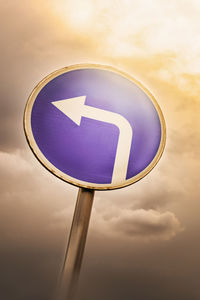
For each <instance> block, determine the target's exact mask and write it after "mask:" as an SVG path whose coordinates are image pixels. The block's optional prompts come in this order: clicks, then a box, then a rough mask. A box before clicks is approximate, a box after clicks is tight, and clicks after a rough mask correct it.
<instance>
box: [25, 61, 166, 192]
mask: <svg viewBox="0 0 200 300" xmlns="http://www.w3.org/2000/svg"><path fill="white" fill-rule="evenodd" d="M80 69H100V70H105V71H110V72H113V73H115V74H118V75H121V76H122V77H125V78H126V79H128V80H130V81H131V82H133V83H134V84H136V85H137V86H138V87H139V88H140V89H142V90H143V92H144V93H145V94H147V96H148V97H149V98H150V99H151V101H152V103H153V104H154V107H155V109H156V111H157V113H158V116H159V119H160V124H161V140H160V145H159V148H158V150H157V153H156V155H155V156H154V158H153V160H152V161H151V162H150V164H149V165H148V166H147V167H146V168H145V169H144V170H142V171H141V172H140V173H138V174H137V175H135V176H133V177H131V178H130V179H128V180H126V181H125V182H124V184H119V185H114V186H112V184H111V183H107V184H97V183H89V182H86V181H82V180H78V179H76V178H74V177H71V176H69V175H67V174H65V173H64V172H62V171H60V170H59V169H57V168H56V167H55V166H54V165H53V164H51V162H50V161H48V160H47V159H46V157H45V156H44V155H43V153H42V152H41V151H40V149H39V147H38V145H37V143H36V141H35V139H34V136H33V132H32V128H31V112H32V107H33V104H34V102H35V99H36V97H37V95H38V94H39V92H40V91H41V90H42V89H43V87H44V86H45V85H46V84H47V83H48V82H50V81H51V80H52V79H54V78H55V77H57V76H59V75H61V74H64V73H67V72H70V71H73V70H80ZM23 126H24V132H25V136H26V139H27V142H28V144H29V146H30V148H31V150H32V152H33V154H34V155H35V156H36V158H37V159H38V160H39V162H40V163H41V164H42V165H43V166H44V167H45V168H46V169H47V170H48V171H50V172H51V173H52V174H54V175H55V176H57V177H58V178H60V179H62V180H63V181H65V182H68V183H70V184H72V185H75V186H78V187H82V188H87V189H94V190H114V189H119V188H122V187H125V186H128V185H131V184H133V183H135V182H137V181H139V180H140V179H142V178H143V177H144V176H146V175H147V174H148V173H149V172H150V171H151V170H152V169H153V168H154V167H155V165H156V164H157V163H158V161H159V159H160V158H161V155H162V153H163V150H164V147H165V143H166V125H165V120H164V116H163V113H162V111H161V109H160V106H159V105H158V103H157V101H156V99H155V98H154V96H153V95H152V94H151V93H150V92H149V91H148V90H147V89H146V88H145V87H144V86H143V85H142V84H141V83H140V82H139V81H137V80H136V79H134V78H133V77H132V76H130V75H128V74H127V73H125V72H123V71H120V70H118V69H116V68H114V67H112V66H107V65H100V64H89V63H88V64H76V65H71V66H68V67H64V68H62V69H59V70H56V71H54V72H52V73H50V74H49V75H47V76H46V77H44V78H43V79H42V80H41V81H40V82H39V83H38V84H37V85H36V87H35V88H34V89H33V91H32V93H31V94H30V96H29V98H28V100H27V103H26V106H25V110H24V118H23Z"/></svg>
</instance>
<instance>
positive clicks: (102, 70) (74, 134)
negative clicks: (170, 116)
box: [24, 65, 165, 189]
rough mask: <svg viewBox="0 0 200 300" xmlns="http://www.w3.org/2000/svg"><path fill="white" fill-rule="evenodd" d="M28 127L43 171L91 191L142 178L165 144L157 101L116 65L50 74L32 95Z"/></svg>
mask: <svg viewBox="0 0 200 300" xmlns="http://www.w3.org/2000/svg"><path fill="white" fill-rule="evenodd" d="M24 122H25V132H26V136H27V139H28V142H29V145H30V146H31V149H32V150H33V152H34V153H35V155H36V156H37V158H38V159H39V160H40V162H41V163H42V164H43V165H44V166H45V167H47V168H48V169H49V170H50V171H51V172H53V173H54V174H55V175H57V176H58V177H60V178H61V179H63V180H65V181H67V182H69V183H72V184H75V185H77V186H82V187H87V188H93V189H114V188H119V187H123V186H126V185H128V184H131V183H133V182H135V181H137V180H139V179H140V178H142V177H143V176H145V175H146V174H147V173H148V172H149V171H150V170H151V169H152V168H153V167H154V166H155V164H156V163H157V161H158V160H159V158H160V156H161V154H162V152H163V148H164V144H165V123H164V119H163V116H162V113H161V110H160V108H159V106H158V104H157V102H156V101H155V99H154V98H153V96H152V95H151V94H150V93H149V92H148V91H147V90H146V89H144V88H143V87H142V86H141V85H140V84H139V83H138V82H136V81H135V80H133V79H132V78H130V77H129V76H128V75H125V74H124V73H121V72H119V71H117V70H114V69H113V68H111V67H104V66H96V65H79V66H72V67H69V68H64V69H61V70H59V71H56V72H54V73H53V74H50V75H49V76H48V77H46V78H45V79H44V80H42V81H41V82H40V84H39V85H38V86H37V87H36V88H35V90H34V91H33V93H32V94H31V96H30V97H29V100H28V103H27V106H26V110H25V118H24Z"/></svg>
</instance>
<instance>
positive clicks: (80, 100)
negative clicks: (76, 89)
mask: <svg viewBox="0 0 200 300" xmlns="http://www.w3.org/2000/svg"><path fill="white" fill-rule="evenodd" d="M85 99H86V96H80V97H74V98H69V99H64V100H59V101H54V102H51V103H52V104H53V105H54V106H56V107H57V108H58V109H59V110H60V111H61V112H62V113H64V114H65V115H66V116H67V117H68V118H70V119H71V120H72V121H73V122H74V123H76V124H77V125H78V126H80V123H81V117H82V115H83V108H84V104H85Z"/></svg>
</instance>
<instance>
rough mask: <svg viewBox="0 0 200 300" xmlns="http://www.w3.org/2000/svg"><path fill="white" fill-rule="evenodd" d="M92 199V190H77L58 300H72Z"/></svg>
mask: <svg viewBox="0 0 200 300" xmlns="http://www.w3.org/2000/svg"><path fill="white" fill-rule="evenodd" d="M93 198H94V190H91V189H85V188H79V192H78V197H77V202H76V207H75V211H74V217H73V221H72V226H71V231H70V236H69V241H68V246H67V251H66V255H65V260H64V264H63V268H62V274H61V282H60V287H59V294H58V298H57V299H58V300H72V299H74V296H75V292H76V288H77V283H78V278H79V274H80V269H81V263H82V259H83V253H84V249H85V243H86V238H87V232H88V226H89V221H90V214H91V209H92V204H93Z"/></svg>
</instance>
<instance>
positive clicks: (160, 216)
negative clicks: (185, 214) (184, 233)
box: [110, 209, 182, 240]
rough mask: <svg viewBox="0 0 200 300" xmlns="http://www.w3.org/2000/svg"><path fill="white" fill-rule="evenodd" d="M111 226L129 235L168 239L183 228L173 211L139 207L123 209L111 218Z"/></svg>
mask: <svg viewBox="0 0 200 300" xmlns="http://www.w3.org/2000/svg"><path fill="white" fill-rule="evenodd" d="M110 226H111V227H112V229H114V230H115V231H116V232H117V233H121V234H123V235H125V236H129V237H133V238H134V237H141V238H145V239H161V240H168V239H170V238H172V237H174V236H175V235H176V234H177V233H178V232H180V231H181V230H182V228H181V225H180V222H179V220H178V219H177V218H176V217H175V215H174V214H173V213H172V212H168V211H167V212H164V213H160V212H158V211H155V210H152V209H150V210H144V209H138V210H135V211H130V210H127V211H123V212H121V214H120V215H119V216H118V217H117V218H113V219H112V220H111V224H110Z"/></svg>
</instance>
